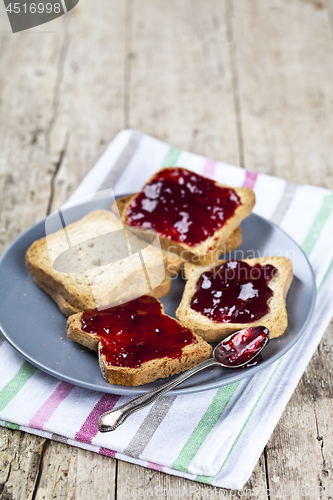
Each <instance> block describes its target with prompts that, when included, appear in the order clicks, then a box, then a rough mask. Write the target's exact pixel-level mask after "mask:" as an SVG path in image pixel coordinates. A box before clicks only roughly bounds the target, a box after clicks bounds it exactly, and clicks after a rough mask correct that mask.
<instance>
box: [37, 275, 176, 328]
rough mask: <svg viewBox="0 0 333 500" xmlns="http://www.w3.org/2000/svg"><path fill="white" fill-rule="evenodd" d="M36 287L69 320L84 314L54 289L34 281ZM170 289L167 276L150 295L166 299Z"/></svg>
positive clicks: (169, 281) (169, 280)
mask: <svg viewBox="0 0 333 500" xmlns="http://www.w3.org/2000/svg"><path fill="white" fill-rule="evenodd" d="M34 281H35V283H36V285H37V286H39V288H41V289H42V290H43V292H45V293H46V294H47V295H49V296H50V297H51V299H53V300H54V302H55V303H56V304H57V306H58V307H59V309H60V311H61V312H62V313H63V314H64V315H65V316H66V317H67V318H68V317H69V316H72V315H73V314H76V313H78V312H83V310H82V309H78V308H76V307H74V306H72V305H71V304H70V303H69V302H67V301H66V300H65V299H64V298H63V296H62V295H60V294H59V293H57V292H55V291H54V290H52V288H50V287H48V286H47V285H45V284H44V283H42V282H41V281H37V280H34ZM170 287H171V279H170V277H169V276H165V278H164V280H163V282H162V283H161V285H159V286H158V287H156V288H155V290H153V291H152V292H150V293H149V294H148V295H150V296H151V297H156V298H160V297H165V295H168V293H169V292H170Z"/></svg>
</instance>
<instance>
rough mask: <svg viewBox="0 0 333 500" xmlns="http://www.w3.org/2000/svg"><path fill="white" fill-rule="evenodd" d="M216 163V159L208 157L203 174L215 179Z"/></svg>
mask: <svg viewBox="0 0 333 500" xmlns="http://www.w3.org/2000/svg"><path fill="white" fill-rule="evenodd" d="M216 164H217V162H216V161H214V160H210V159H209V158H207V160H206V162H205V165H204V168H203V171H202V175H204V176H205V177H208V179H214V174H215V169H216Z"/></svg>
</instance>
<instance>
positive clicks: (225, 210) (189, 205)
mask: <svg viewBox="0 0 333 500" xmlns="http://www.w3.org/2000/svg"><path fill="white" fill-rule="evenodd" d="M240 204H241V201H240V199H239V197H238V195H237V194H236V192H235V191H234V190H233V189H231V188H224V187H219V186H216V184H215V183H214V181H212V180H210V179H207V178H206V177H202V176H201V175H197V174H195V173H193V172H190V171H189V170H186V169H184V168H166V169H164V170H162V171H160V172H158V173H157V174H156V175H155V176H154V178H153V179H152V180H151V181H150V182H149V183H148V184H146V185H145V186H144V188H143V190H142V191H141V192H140V194H139V195H138V196H137V197H136V198H135V199H134V200H133V201H132V202H131V203H130V205H129V206H128V207H127V211H126V216H127V224H128V225H129V226H137V227H141V228H142V229H154V230H155V231H156V232H157V233H158V235H159V236H162V237H164V238H167V239H170V240H173V241H176V242H178V243H185V244H186V245H188V246H195V245H197V244H199V243H201V242H202V241H205V240H206V239H207V238H209V237H210V236H212V235H213V234H214V233H215V231H217V230H218V229H220V228H221V227H222V226H223V225H224V224H225V222H226V221H227V220H228V219H229V218H230V217H232V215H233V214H234V212H235V210H236V208H237V207H238V206H239V205H240Z"/></svg>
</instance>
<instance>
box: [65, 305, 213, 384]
mask: <svg viewBox="0 0 333 500" xmlns="http://www.w3.org/2000/svg"><path fill="white" fill-rule="evenodd" d="M155 300H156V302H159V301H157V299H155ZM133 302H134V301H133ZM159 304H160V303H159ZM117 309H118V308H112V309H110V311H115V310H117ZM160 311H161V313H160V315H159V316H161V318H162V322H163V323H162V324H164V322H165V323H166V322H168V323H167V324H168V327H167V328H170V324H172V325H175V328H179V326H180V325H179V323H178V321H177V320H175V319H173V318H170V317H169V316H167V315H165V314H164V313H163V306H162V304H160ZM147 314H148V315H149V321H150V320H151V321H154V314H150V312H148V313H147ZM82 315H83V313H78V314H74V315H73V316H70V317H69V318H68V320H67V336H68V338H69V339H71V340H73V341H75V342H78V343H79V344H82V345H84V346H85V347H88V348H89V349H92V350H94V351H98V357H99V364H100V368H101V371H102V374H103V377H104V378H105V380H106V381H107V382H108V383H109V384H121V385H130V386H138V385H143V384H148V383H150V382H153V381H154V380H156V379H159V378H164V377H169V376H170V375H175V374H177V373H180V372H182V371H185V370H188V369H189V368H192V367H193V366H195V365H197V364H199V363H201V362H202V361H204V360H206V359H208V358H209V357H210V355H211V351H212V347H211V346H210V345H209V344H207V343H206V342H205V341H204V340H203V339H202V338H201V337H199V336H197V335H195V334H193V339H194V340H193V341H192V342H191V343H188V344H187V345H185V346H184V347H183V348H182V349H181V354H180V356H179V357H168V356H164V357H160V358H159V357H155V358H153V359H150V360H149V361H144V362H142V363H141V364H140V365H139V366H138V367H135V368H132V367H128V366H115V365H112V364H110V363H109V362H108V360H107V357H106V355H105V354H104V353H103V352H104V351H103V345H102V342H101V341H100V338H99V336H98V334H95V333H87V332H84V331H83V330H82V322H81V319H82ZM164 318H165V319H164ZM126 327H127V324H126V326H125V327H124V328H126ZM160 330H161V328H160ZM167 331H168V330H167ZM111 335H112V334H111ZM137 341H140V337H138V338H137V339H134V342H137Z"/></svg>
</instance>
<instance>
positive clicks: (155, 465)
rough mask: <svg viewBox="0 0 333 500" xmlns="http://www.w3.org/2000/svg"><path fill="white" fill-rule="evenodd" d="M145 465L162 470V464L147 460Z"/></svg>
mask: <svg viewBox="0 0 333 500" xmlns="http://www.w3.org/2000/svg"><path fill="white" fill-rule="evenodd" d="M147 467H149V469H154V470H158V471H160V472H163V465H159V464H154V463H153V462H148V463H147Z"/></svg>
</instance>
